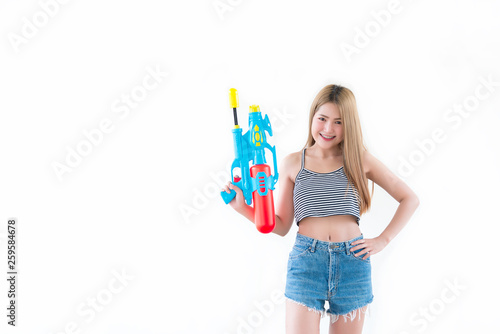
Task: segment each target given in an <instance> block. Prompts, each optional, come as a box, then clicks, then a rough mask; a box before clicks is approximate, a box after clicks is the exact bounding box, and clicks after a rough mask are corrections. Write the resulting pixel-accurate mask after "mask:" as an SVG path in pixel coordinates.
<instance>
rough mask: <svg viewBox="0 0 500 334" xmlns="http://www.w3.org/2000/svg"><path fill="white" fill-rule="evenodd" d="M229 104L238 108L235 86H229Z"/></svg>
mask: <svg viewBox="0 0 500 334" xmlns="http://www.w3.org/2000/svg"><path fill="white" fill-rule="evenodd" d="M229 105H230V106H231V108H238V107H239V105H238V91H237V90H236V88H231V89H230V90H229Z"/></svg>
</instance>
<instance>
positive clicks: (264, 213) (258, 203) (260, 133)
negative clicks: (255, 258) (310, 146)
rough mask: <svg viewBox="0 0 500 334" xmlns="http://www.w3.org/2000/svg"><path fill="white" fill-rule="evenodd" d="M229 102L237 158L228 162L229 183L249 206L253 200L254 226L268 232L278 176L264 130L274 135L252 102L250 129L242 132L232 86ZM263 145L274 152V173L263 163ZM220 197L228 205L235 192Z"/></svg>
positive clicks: (273, 149)
mask: <svg viewBox="0 0 500 334" xmlns="http://www.w3.org/2000/svg"><path fill="white" fill-rule="evenodd" d="M229 104H230V106H231V108H233V116H234V128H233V129H232V132H233V144H234V153H235V157H236V158H235V159H234V161H233V164H232V165H231V180H232V184H234V185H236V186H237V187H239V188H240V189H241V190H242V192H243V196H244V197H245V202H246V203H247V204H248V205H252V200H253V202H254V209H255V226H256V227H257V229H258V230H259V231H260V232H262V233H269V232H271V231H272V230H273V229H274V226H275V214H274V200H273V190H274V185H275V184H276V182H277V181H278V176H279V174H278V166H277V160H276V148H275V146H271V145H269V144H268V142H267V139H266V133H265V132H266V131H267V133H268V134H269V135H270V136H272V135H273V130H272V128H271V122H269V118H268V116H267V115H266V117H265V118H264V119H262V114H261V112H260V108H259V106H258V105H252V106H250V111H249V114H248V128H249V130H248V131H247V132H246V133H245V134H244V135H242V129H241V128H240V126H239V125H238V116H237V110H236V108H238V107H239V105H238V92H237V90H236V89H234V88H231V89H230V90H229ZM266 148H267V149H268V150H270V151H271V153H272V155H273V162H274V175H271V169H270V167H269V166H268V165H267V164H266V156H265V151H264V149H266ZM250 162H252V165H253V166H252V167H249V166H250ZM235 168H239V169H240V171H241V178H235V177H234V175H233V170H234V169H235ZM221 196H222V199H223V200H224V202H225V203H226V204H228V203H229V202H231V201H232V200H233V198H234V197H235V196H236V192H235V191H234V190H232V189H231V192H230V193H227V192H225V191H222V192H221Z"/></svg>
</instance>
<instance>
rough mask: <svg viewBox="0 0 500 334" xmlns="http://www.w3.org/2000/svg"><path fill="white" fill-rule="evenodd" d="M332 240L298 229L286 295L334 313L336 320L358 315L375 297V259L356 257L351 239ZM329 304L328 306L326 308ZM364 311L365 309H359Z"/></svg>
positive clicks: (289, 265)
mask: <svg viewBox="0 0 500 334" xmlns="http://www.w3.org/2000/svg"><path fill="white" fill-rule="evenodd" d="M362 238H363V234H361V235H360V236H358V237H356V238H354V239H351V240H347V241H343V242H328V241H322V240H317V239H313V238H310V237H307V236H305V235H303V234H300V233H298V232H297V238H296V240H295V244H294V245H293V248H292V250H291V252H290V254H289V256H288V267H287V276H286V287H285V297H286V298H287V299H289V300H291V301H294V302H296V303H299V304H301V305H304V306H307V307H308V309H309V310H310V311H316V312H319V313H321V317H324V316H326V315H327V314H328V315H329V316H330V318H331V321H332V323H333V322H335V321H337V320H338V319H339V317H340V315H343V316H344V321H347V318H350V319H351V321H352V320H353V319H354V318H355V317H356V311H357V310H359V309H360V308H362V307H364V306H367V307H366V308H364V309H363V310H362V311H363V312H366V311H367V310H368V306H369V304H370V303H371V302H372V301H373V294H372V282H371V261H370V257H368V258H367V259H366V260H363V259H362V258H363V257H364V256H365V255H366V253H365V254H363V255H362V256H358V257H355V256H354V253H357V252H359V251H361V249H359V250H356V251H354V253H353V252H351V251H350V248H352V247H354V246H355V245H352V246H351V242H353V241H355V240H359V239H362ZM325 304H327V305H326V306H328V309H326V307H325ZM359 312H361V310H359ZM359 315H360V317H361V314H360V313H359Z"/></svg>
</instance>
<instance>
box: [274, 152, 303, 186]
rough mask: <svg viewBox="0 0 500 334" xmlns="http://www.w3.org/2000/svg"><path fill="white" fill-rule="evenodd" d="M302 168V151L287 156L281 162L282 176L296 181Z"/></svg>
mask: <svg viewBox="0 0 500 334" xmlns="http://www.w3.org/2000/svg"><path fill="white" fill-rule="evenodd" d="M301 166H302V150H300V151H297V152H292V153H289V154H288V155H286V156H285V157H284V158H283V160H282V161H281V166H280V171H279V173H280V174H283V175H286V176H288V177H289V178H290V179H291V180H292V181H295V176H297V173H298V172H299V170H300V168H301Z"/></svg>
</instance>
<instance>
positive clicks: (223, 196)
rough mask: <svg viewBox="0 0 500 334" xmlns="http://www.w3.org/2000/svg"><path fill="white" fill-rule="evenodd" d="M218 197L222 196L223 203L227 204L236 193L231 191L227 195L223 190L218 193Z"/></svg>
mask: <svg viewBox="0 0 500 334" xmlns="http://www.w3.org/2000/svg"><path fill="white" fill-rule="evenodd" d="M220 195H221V196H222V199H223V200H224V203H226V204H229V202H231V201H232V200H233V198H234V197H235V196H236V191H234V190H233V189H231V192H230V193H227V192H225V191H224V190H223V191H221V192H220Z"/></svg>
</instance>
